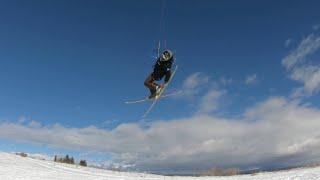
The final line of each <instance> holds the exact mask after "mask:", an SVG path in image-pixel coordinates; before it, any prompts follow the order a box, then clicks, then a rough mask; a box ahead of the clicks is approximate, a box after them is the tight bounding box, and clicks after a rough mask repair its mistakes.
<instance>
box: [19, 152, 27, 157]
mask: <svg viewBox="0 0 320 180" xmlns="http://www.w3.org/2000/svg"><path fill="white" fill-rule="evenodd" d="M16 155H19V156H21V157H27V156H28V154H26V153H24V152H19V153H16Z"/></svg>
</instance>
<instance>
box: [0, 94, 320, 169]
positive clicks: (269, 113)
mask: <svg viewBox="0 0 320 180" xmlns="http://www.w3.org/2000/svg"><path fill="white" fill-rule="evenodd" d="M209 94H210V95H208V96H211V95H212V96H211V97H213V99H215V98H216V97H219V93H217V92H212V93H209ZM242 117H243V118H241V119H232V118H231V119H228V118H218V117H215V116H213V115H211V116H208V115H203V114H197V115H195V116H193V117H190V118H185V119H172V120H171V121H161V120H160V121H156V122H153V123H151V124H150V127H149V128H145V127H140V126H139V125H138V124H135V123H131V124H121V125H119V126H118V127H116V128H115V129H113V130H105V129H99V128H97V127H94V126H89V127H84V128H67V127H64V126H61V125H58V124H56V125H52V126H36V127H33V126H28V125H23V124H19V123H10V122H2V123H1V124H0V137H1V138H7V139H12V140H17V141H24V142H32V143H40V144H48V145H49V146H51V147H61V148H68V149H74V150H80V149H81V150H87V151H96V152H106V153H111V154H113V155H114V156H115V159H117V160H118V163H121V164H129V165H132V164H134V165H135V166H136V168H138V169H140V170H164V169H165V168H167V169H175V170H177V169H187V170H192V169H195V168H196V169H207V168H211V167H215V166H239V167H247V166H251V165H254V166H257V165H258V166H267V165H284V164H286V163H289V164H290V165H292V164H299V163H307V162H310V161H312V160H320V152H319V151H318V150H319V148H320V132H319V127H320V110H319V109H315V108H310V107H307V106H304V105H299V104H298V103H296V102H293V101H288V100H287V99H286V98H283V97H272V98H270V99H267V100H266V101H265V102H261V103H259V104H257V105H255V106H253V107H251V108H249V109H247V111H246V112H245V113H244V114H243V116H242ZM278 159H281V162H280V161H278ZM287 165H288V164H287Z"/></svg>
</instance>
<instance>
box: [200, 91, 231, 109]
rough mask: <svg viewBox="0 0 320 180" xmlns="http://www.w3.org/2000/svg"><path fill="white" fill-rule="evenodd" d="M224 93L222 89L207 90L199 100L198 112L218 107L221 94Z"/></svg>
mask: <svg viewBox="0 0 320 180" xmlns="http://www.w3.org/2000/svg"><path fill="white" fill-rule="evenodd" d="M224 94H226V91H224V90H217V89H212V90H209V91H208V92H207V93H206V94H205V95H204V96H203V97H202V98H201V100H200V107H199V113H210V112H213V111H215V110H217V109H218V108H219V104H221V102H220V101H219V100H220V98H221V96H223V95H224Z"/></svg>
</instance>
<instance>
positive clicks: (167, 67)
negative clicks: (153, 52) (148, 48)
mask: <svg viewBox="0 0 320 180" xmlns="http://www.w3.org/2000/svg"><path fill="white" fill-rule="evenodd" d="M173 61H174V58H173V57H172V58H171V59H170V60H168V61H160V58H158V59H157V62H156V64H155V65H154V69H153V73H152V76H153V78H154V79H155V80H156V81H159V80H161V79H162V78H163V77H164V76H166V77H165V79H164V82H165V83H167V82H168V81H169V79H170V77H171V67H172V64H173Z"/></svg>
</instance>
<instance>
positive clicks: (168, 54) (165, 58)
mask: <svg viewBox="0 0 320 180" xmlns="http://www.w3.org/2000/svg"><path fill="white" fill-rule="evenodd" d="M172 56H173V54H172V52H171V51H170V50H165V51H163V53H162V54H161V57H160V61H169V60H170V59H171V58H172Z"/></svg>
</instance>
